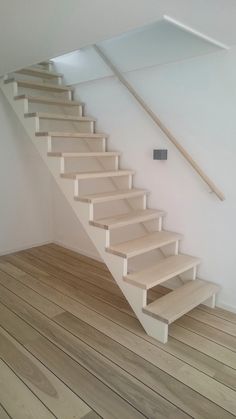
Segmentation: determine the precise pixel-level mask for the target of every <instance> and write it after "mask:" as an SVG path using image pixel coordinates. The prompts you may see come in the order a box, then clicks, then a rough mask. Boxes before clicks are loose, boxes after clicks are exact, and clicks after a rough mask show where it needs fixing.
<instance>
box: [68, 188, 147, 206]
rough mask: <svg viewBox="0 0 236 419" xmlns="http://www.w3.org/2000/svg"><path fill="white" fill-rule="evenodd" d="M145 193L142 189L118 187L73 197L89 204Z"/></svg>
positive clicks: (133, 196)
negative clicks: (117, 188)
mask: <svg viewBox="0 0 236 419" xmlns="http://www.w3.org/2000/svg"><path fill="white" fill-rule="evenodd" d="M146 193H147V191H146V190H144V189H120V190H117V191H111V192H103V193H98V194H91V195H84V196H79V197H76V198H75V199H76V200H78V201H80V202H88V203H91V204H95V203H99V202H108V201H116V200H119V199H128V198H135V197H138V196H143V195H145V194H146Z"/></svg>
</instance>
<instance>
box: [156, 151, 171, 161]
mask: <svg viewBox="0 0 236 419" xmlns="http://www.w3.org/2000/svg"><path fill="white" fill-rule="evenodd" d="M167 151H168V150H160V149H159V150H153V160H167Z"/></svg>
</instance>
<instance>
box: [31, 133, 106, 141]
mask: <svg viewBox="0 0 236 419" xmlns="http://www.w3.org/2000/svg"><path fill="white" fill-rule="evenodd" d="M35 135H36V137H65V138H66V137H69V138H82V139H83V138H85V139H86V138H101V139H102V138H107V137H108V135H107V134H105V133H93V132H73V131H72V132H63V131H58V132H57V131H38V132H36V133H35Z"/></svg>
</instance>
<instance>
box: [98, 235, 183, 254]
mask: <svg viewBox="0 0 236 419" xmlns="http://www.w3.org/2000/svg"><path fill="white" fill-rule="evenodd" d="M182 237H183V236H182V235H181V234H179V233H174V232H171V231H165V230H163V231H156V232H155V233H150V234H146V235H145V236H142V237H140V238H138V239H134V240H129V241H127V242H123V243H120V244H116V245H113V246H109V247H108V248H107V249H106V251H107V252H108V253H112V254H115V255H118V256H121V257H123V258H130V257H134V256H138V255H141V254H143V253H146V252H149V251H151V250H154V249H158V248H160V247H162V246H165V245H167V244H170V243H174V242H175V241H177V240H181V239H182Z"/></svg>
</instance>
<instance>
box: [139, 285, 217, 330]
mask: <svg viewBox="0 0 236 419" xmlns="http://www.w3.org/2000/svg"><path fill="white" fill-rule="evenodd" d="M219 289H220V287H219V286H218V285H216V284H213V283H212V282H208V281H203V280H201V279H195V280H193V281H188V282H187V283H186V284H184V285H182V286H181V287H180V288H177V289H175V290H174V291H171V292H170V293H169V294H167V295H165V296H164V297H161V298H159V299H158V300H156V301H154V302H152V303H151V304H148V305H147V306H146V307H144V308H143V312H144V313H146V314H148V315H150V316H152V317H154V318H156V319H158V320H161V321H163V322H164V323H167V324H170V323H172V322H174V321H175V320H177V319H178V318H179V317H181V316H183V315H184V314H186V313H188V312H189V311H190V310H192V309H193V308H194V307H196V306H198V305H199V304H201V303H203V302H204V301H206V300H207V299H208V298H210V297H212V295H214V294H215V293H216V292H218V291H219Z"/></svg>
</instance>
